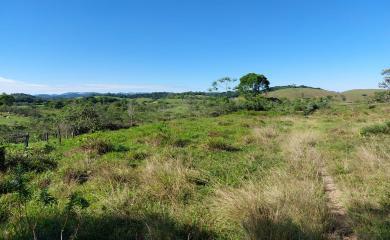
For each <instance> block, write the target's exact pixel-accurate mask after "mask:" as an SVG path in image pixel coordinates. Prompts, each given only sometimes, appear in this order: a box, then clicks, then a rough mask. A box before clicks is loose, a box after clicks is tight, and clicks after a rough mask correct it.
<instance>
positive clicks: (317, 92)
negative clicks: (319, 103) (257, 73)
mask: <svg viewBox="0 0 390 240" xmlns="http://www.w3.org/2000/svg"><path fill="white" fill-rule="evenodd" d="M380 91H384V90H383V89H354V90H349V91H345V92H333V91H327V90H323V89H315V88H286V89H280V90H276V91H272V92H270V93H268V95H269V96H270V97H277V98H287V99H290V100H293V99H299V98H320V97H328V96H332V97H333V98H334V99H337V100H343V98H344V99H345V101H347V102H364V101H367V100H369V99H370V97H372V96H374V94H375V93H376V92H380Z"/></svg>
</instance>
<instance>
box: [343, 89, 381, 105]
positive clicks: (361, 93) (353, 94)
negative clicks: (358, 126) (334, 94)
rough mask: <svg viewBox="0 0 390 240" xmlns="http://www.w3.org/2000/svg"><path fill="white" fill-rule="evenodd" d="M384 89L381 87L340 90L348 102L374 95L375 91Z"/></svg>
mask: <svg viewBox="0 0 390 240" xmlns="http://www.w3.org/2000/svg"><path fill="white" fill-rule="evenodd" d="M380 91H384V90H383V89H353V90H348V91H345V92H342V93H341V95H343V96H345V97H346V99H347V101H348V102H356V101H363V100H365V99H367V98H369V97H372V96H374V94H375V93H376V92H380Z"/></svg>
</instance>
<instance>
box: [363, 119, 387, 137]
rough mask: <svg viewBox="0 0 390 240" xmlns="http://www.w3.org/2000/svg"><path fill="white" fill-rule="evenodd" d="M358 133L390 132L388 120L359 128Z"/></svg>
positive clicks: (366, 134)
mask: <svg viewBox="0 0 390 240" xmlns="http://www.w3.org/2000/svg"><path fill="white" fill-rule="evenodd" d="M360 133H361V134H362V135H363V136H368V135H377V134H390V121H389V122H386V123H382V124H375V125H371V126H367V127H364V128H362V129H361V131H360Z"/></svg>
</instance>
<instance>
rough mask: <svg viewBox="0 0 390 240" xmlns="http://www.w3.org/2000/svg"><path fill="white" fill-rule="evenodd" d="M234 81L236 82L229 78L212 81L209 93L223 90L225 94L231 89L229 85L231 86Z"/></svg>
mask: <svg viewBox="0 0 390 240" xmlns="http://www.w3.org/2000/svg"><path fill="white" fill-rule="evenodd" d="M235 81H237V79H234V78H230V77H223V78H221V79H218V80H216V81H214V82H213V83H212V84H211V88H210V89H209V91H210V92H212V91H220V90H224V91H225V92H226V93H227V92H229V91H230V90H232V89H233V88H232V86H231V84H233V83H234V82H235Z"/></svg>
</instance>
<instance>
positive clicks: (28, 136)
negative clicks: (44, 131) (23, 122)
mask: <svg viewBox="0 0 390 240" xmlns="http://www.w3.org/2000/svg"><path fill="white" fill-rule="evenodd" d="M29 141H30V134H29V133H27V134H26V135H25V136H24V148H28V143H29Z"/></svg>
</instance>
